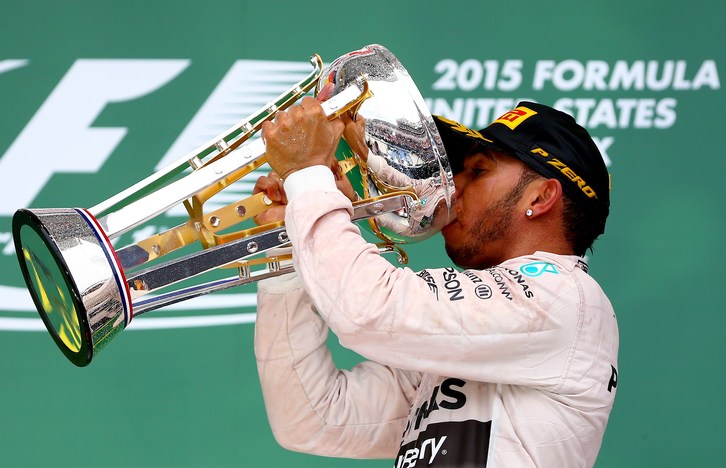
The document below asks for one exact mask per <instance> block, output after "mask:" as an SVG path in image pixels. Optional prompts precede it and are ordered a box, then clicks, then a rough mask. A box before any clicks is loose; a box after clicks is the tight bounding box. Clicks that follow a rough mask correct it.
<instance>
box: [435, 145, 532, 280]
mask: <svg viewBox="0 0 726 468" xmlns="http://www.w3.org/2000/svg"><path fill="white" fill-rule="evenodd" d="M523 168H524V164H523V163H522V162H521V161H519V160H517V159H514V158H512V157H510V156H507V155H505V154H503V153H499V152H496V151H489V152H488V154H485V153H482V152H477V153H473V154H471V155H469V156H467V157H466V159H465V160H464V170H463V171H461V172H460V173H458V174H456V175H455V176H454V185H455V186H456V197H457V200H456V204H455V205H454V210H455V213H456V219H455V220H454V221H453V222H451V223H450V224H449V225H448V226H446V227H445V228H444V229H443V231H442V234H443V235H444V240H445V241H446V252H447V253H448V255H449V257H450V258H451V259H452V260H453V261H454V263H456V264H457V265H459V266H460V267H463V268H479V269H481V268H488V267H491V266H494V265H497V264H499V263H501V262H503V261H504V260H507V247H508V245H509V244H510V243H511V242H510V240H511V239H512V237H511V236H512V235H513V229H512V228H513V226H512V222H513V220H514V216H515V214H516V213H517V212H518V211H517V210H518V209H519V208H518V204H519V201H520V199H521V197H522V192H523V190H524V187H523V186H521V185H519V184H518V182H519V181H520V177H521V175H522V172H523ZM523 213H524V212H522V214H523Z"/></svg>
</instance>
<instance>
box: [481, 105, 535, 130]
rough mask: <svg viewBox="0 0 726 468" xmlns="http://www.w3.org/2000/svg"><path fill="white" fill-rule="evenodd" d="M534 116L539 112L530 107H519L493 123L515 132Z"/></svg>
mask: <svg viewBox="0 0 726 468" xmlns="http://www.w3.org/2000/svg"><path fill="white" fill-rule="evenodd" d="M533 115H537V112H535V111H533V110H532V109H530V108H529V107H524V106H519V107H517V108H516V109H512V110H510V111H509V112H507V113H506V114H504V115H502V116H501V117H499V118H498V119H497V120H495V121H494V122H492V123H500V124H503V125H506V126H507V127H509V129H510V130H514V129H515V128H517V126H518V125H520V124H521V123H522V122H524V121H525V120H527V119H528V118H530V117H532V116H533Z"/></svg>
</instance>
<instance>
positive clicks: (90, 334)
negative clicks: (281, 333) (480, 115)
mask: <svg viewBox="0 0 726 468" xmlns="http://www.w3.org/2000/svg"><path fill="white" fill-rule="evenodd" d="M310 61H311V64H312V66H313V71H312V72H311V73H310V74H309V75H308V76H307V77H306V78H304V79H303V80H301V81H300V82H298V83H297V84H295V85H294V86H292V87H291V88H290V89H288V90H287V91H286V92H284V93H283V94H282V95H280V96H279V97H278V98H277V99H276V100H275V101H273V102H271V103H270V104H268V105H267V106H265V107H264V108H262V109H260V110H259V111H257V112H256V113H254V114H253V115H251V116H249V117H247V118H246V119H244V120H242V121H241V122H239V123H238V124H237V125H234V126H233V127H232V128H230V129H229V130H227V131H226V132H224V133H222V134H221V135H219V136H217V137H216V138H214V139H213V140H212V141H210V142H208V143H207V144H205V145H203V146H201V147H200V148H198V149H197V150H195V151H193V152H191V153H189V154H187V155H186V156H184V157H183V158H181V159H180V160H178V161H177V162H176V163H174V164H171V165H170V166H168V167H166V168H165V169H162V170H160V171H158V172H156V173H154V174H153V175H151V176H149V177H147V178H146V179H144V180H142V181H140V182H138V183H137V184H135V185H133V186H132V187H130V188H128V189H126V190H123V191H122V192H120V193H119V194H117V195H115V196H113V197H111V198H109V199H108V200H106V201H103V202H101V203H99V204H98V205H96V206H94V207H91V208H88V209H85V208H58V209H20V210H18V211H17V212H16V213H15V216H14V217H13V237H14V241H15V248H16V251H17V255H18V260H19V262H20V267H21V270H22V272H23V276H24V278H25V282H26V284H27V287H28V290H29V291H30V294H31V296H32V298H33V301H34V303H35V306H36V308H37V309H38V313H39V314H40V316H41V318H42V319H43V322H44V323H45V325H46V327H47V329H48V331H49V332H50V334H51V336H52V337H53V340H54V341H55V343H56V344H57V345H58V347H59V348H60V349H61V350H62V351H63V353H64V354H65V356H66V357H67V358H68V359H69V360H70V361H71V362H73V363H74V364H76V365H77V366H86V365H88V364H89V363H90V362H91V360H92V359H93V356H94V354H95V353H96V352H98V351H99V350H101V349H102V348H103V347H104V346H106V345H107V344H108V343H109V342H110V341H111V339H112V338H114V337H115V336H116V335H117V334H118V333H119V332H121V331H122V330H123V329H124V328H125V327H126V326H127V325H128V324H129V323H130V322H131V320H132V318H133V317H136V316H138V315H141V314H143V313H144V312H148V311H150V310H154V309H158V308H160V307H163V306H165V305H168V304H172V303H175V302H179V301H183V300H186V299H190V298H193V297H197V296H200V295H203V294H208V293H211V292H214V291H219V290H223V289H227V288H230V287H233V286H237V285H242V284H247V283H250V282H253V281H256V280H259V279H262V278H267V277H270V276H276V275H280V274H283V273H287V272H289V271H290V270H291V269H292V266H290V265H289V263H290V262H285V260H288V259H289V257H288V258H285V256H270V255H266V253H267V252H268V251H270V250H271V249H274V248H277V247H284V246H287V245H289V240H288V237H287V234H286V232H285V226H284V224H283V223H272V224H269V225H264V226H254V227H250V228H246V229H240V230H237V231H234V228H235V227H237V226H238V225H239V224H241V223H243V222H244V221H247V220H250V219H251V218H252V217H254V216H256V215H257V214H259V213H261V212H263V211H264V210H266V209H269V207H270V206H271V205H272V202H271V201H270V200H269V199H268V198H267V197H266V196H265V195H264V194H262V193H259V194H256V195H253V196H251V197H248V198H246V199H243V200H240V201H238V202H235V203H231V204H229V205H227V206H225V207H223V208H220V209H216V210H214V211H211V212H205V210H204V204H205V202H207V201H208V200H209V199H210V198H212V197H213V196H214V195H216V194H217V193H219V192H221V191H222V190H223V189H224V188H225V187H228V186H229V185H230V184H232V183H234V182H236V181H238V180H240V179H241V178H243V177H244V176H246V175H248V174H249V173H250V172H252V171H253V170H254V169H256V168H258V167H259V166H261V165H262V164H264V163H265V162H266V159H265V146H264V143H263V141H262V140H261V139H259V138H258V139H252V138H250V137H251V136H253V135H254V134H255V133H256V132H257V131H258V130H259V129H260V128H261V126H262V123H263V122H264V121H266V120H269V119H273V118H274V117H275V114H276V112H277V111H278V110H281V109H286V108H287V107H289V106H290V105H292V104H293V103H294V102H295V101H297V100H299V99H300V98H301V97H302V96H304V95H305V94H306V93H308V92H312V91H313V90H315V92H319V91H320V90H321V89H322V88H323V87H326V88H327V89H329V88H330V87H332V88H333V93H332V96H331V97H330V98H329V99H327V100H326V101H325V102H324V103H323V108H324V109H325V113H326V114H327V115H328V117H329V118H330V119H334V118H338V117H339V116H341V115H342V114H343V113H349V114H350V115H352V116H356V117H357V116H360V117H362V118H364V119H365V144H366V146H367V149H368V155H367V157H361V155H359V154H355V153H351V154H347V155H346V154H343V155H339V159H340V161H339V163H340V165H341V170H342V172H344V173H346V174H347V175H348V177H349V179H350V180H351V183H352V185H353V186H354V188H355V190H356V193H357V195H358V198H359V200H358V201H357V202H355V203H354V216H353V218H354V220H355V221H358V220H361V221H363V222H367V223H368V225H369V226H370V228H371V231H372V232H373V233H375V234H376V235H377V236H378V237H379V238H380V240H381V243H380V244H379V249H380V251H381V252H382V253H385V252H394V253H398V254H399V261H401V262H403V261H405V253H404V252H403V251H402V250H401V249H400V248H399V247H397V245H398V244H401V243H406V242H410V241H415V240H420V239H424V238H427V237H429V236H430V235H432V234H433V233H435V232H438V231H439V230H440V229H441V228H442V227H443V226H444V225H445V224H446V223H447V222H448V220H449V216H450V211H451V206H452V203H453V199H452V198H453V193H454V185H453V177H452V173H451V169H450V166H449V163H448V159H447V157H446V153H445V151H444V147H443V144H442V142H441V138H440V136H439V134H438V132H437V130H436V125H435V124H434V121H433V119H432V117H431V115H430V114H429V112H428V110H427V108H426V105H425V103H424V101H423V98H422V97H421V95H420V93H419V91H418V90H417V88H416V86H415V84H414V83H413V81H412V80H411V78H410V76H409V75H408V73H407V71H406V69H405V68H404V67H403V66H402V65H401V64H400V62H399V61H398V60H397V59H396V58H395V57H394V56H393V54H391V52H389V51H388V50H387V49H386V48H384V47H382V46H380V45H369V46H366V47H364V48H362V49H360V50H357V51H353V52H350V53H348V54H346V55H343V56H342V57H340V58H338V59H336V60H335V61H334V62H332V63H331V64H330V65H329V66H328V67H327V68H326V69H325V70H323V64H322V60H321V59H320V57H319V56H317V55H315V56H313V57H312V58H311V60H310ZM374 159H375V160H376V164H375V167H374V165H373V164H372V163H371V164H369V163H368V162H369V161H371V162H372V161H373V160H374ZM180 204H183V206H184V207H185V209H186V212H187V213H188V216H189V218H188V220H187V221H186V222H185V223H183V224H181V225H178V226H176V227H174V228H172V229H169V230H167V231H165V232H162V233H159V234H156V235H153V236H151V237H149V238H147V239H144V240H141V241H139V242H136V243H134V244H131V245H127V246H124V247H120V248H114V247H113V246H112V245H111V240H112V239H114V238H117V237H119V236H121V235H122V234H124V233H126V232H129V231H131V230H133V229H134V228H136V227H138V226H140V225H141V224H143V223H145V222H146V221H148V220H150V219H153V218H154V217H156V216H158V215H159V214H161V213H163V212H165V211H167V210H169V209H170V208H173V207H175V206H177V205H180ZM189 245H194V246H196V247H197V250H196V251H194V252H193V253H191V254H186V255H182V256H179V255H176V256H170V257H166V259H164V258H162V257H164V256H166V255H168V254H170V253H172V252H175V251H176V252H177V254H178V251H179V249H181V248H182V247H185V246H189ZM167 259H168V260H167ZM218 269H229V270H230V271H231V272H233V275H232V276H230V277H227V278H222V279H214V280H208V278H205V276H207V275H205V274H207V273H210V272H212V271H213V270H218ZM190 278H195V281H197V282H198V283H196V284H193V285H191V286H189V285H186V284H187V283H188V281H186V280H188V279H190ZM181 281H185V286H184V287H179V285H178V283H180V282H181ZM174 285H177V289H174V288H172V286H174Z"/></svg>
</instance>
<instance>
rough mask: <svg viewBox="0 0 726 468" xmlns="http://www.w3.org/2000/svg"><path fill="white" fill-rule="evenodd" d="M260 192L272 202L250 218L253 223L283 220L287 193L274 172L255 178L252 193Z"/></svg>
mask: <svg viewBox="0 0 726 468" xmlns="http://www.w3.org/2000/svg"><path fill="white" fill-rule="evenodd" d="M260 192H264V193H265V195H267V198H269V199H270V200H272V201H273V202H274V203H273V204H272V206H270V207H269V208H267V209H266V210H265V211H263V212H262V213H260V214H258V215H257V216H255V217H254V218H252V219H253V221H254V222H255V224H257V225H263V224H268V223H276V222H279V221H284V220H285V205H287V195H285V189H284V187H283V186H282V179H281V178H280V176H279V175H277V174H276V173H274V172H270V174H269V175H266V176H261V177H260V178H259V179H257V183H255V188H253V189H252V194H253V195H254V194H257V193H260Z"/></svg>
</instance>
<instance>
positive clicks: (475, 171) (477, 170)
mask: <svg viewBox="0 0 726 468" xmlns="http://www.w3.org/2000/svg"><path fill="white" fill-rule="evenodd" d="M486 171H487V170H486V169H484V168H483V167H472V168H471V172H472V173H473V174H474V175H475V176H478V175H480V174H483V173H485V172H486Z"/></svg>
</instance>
